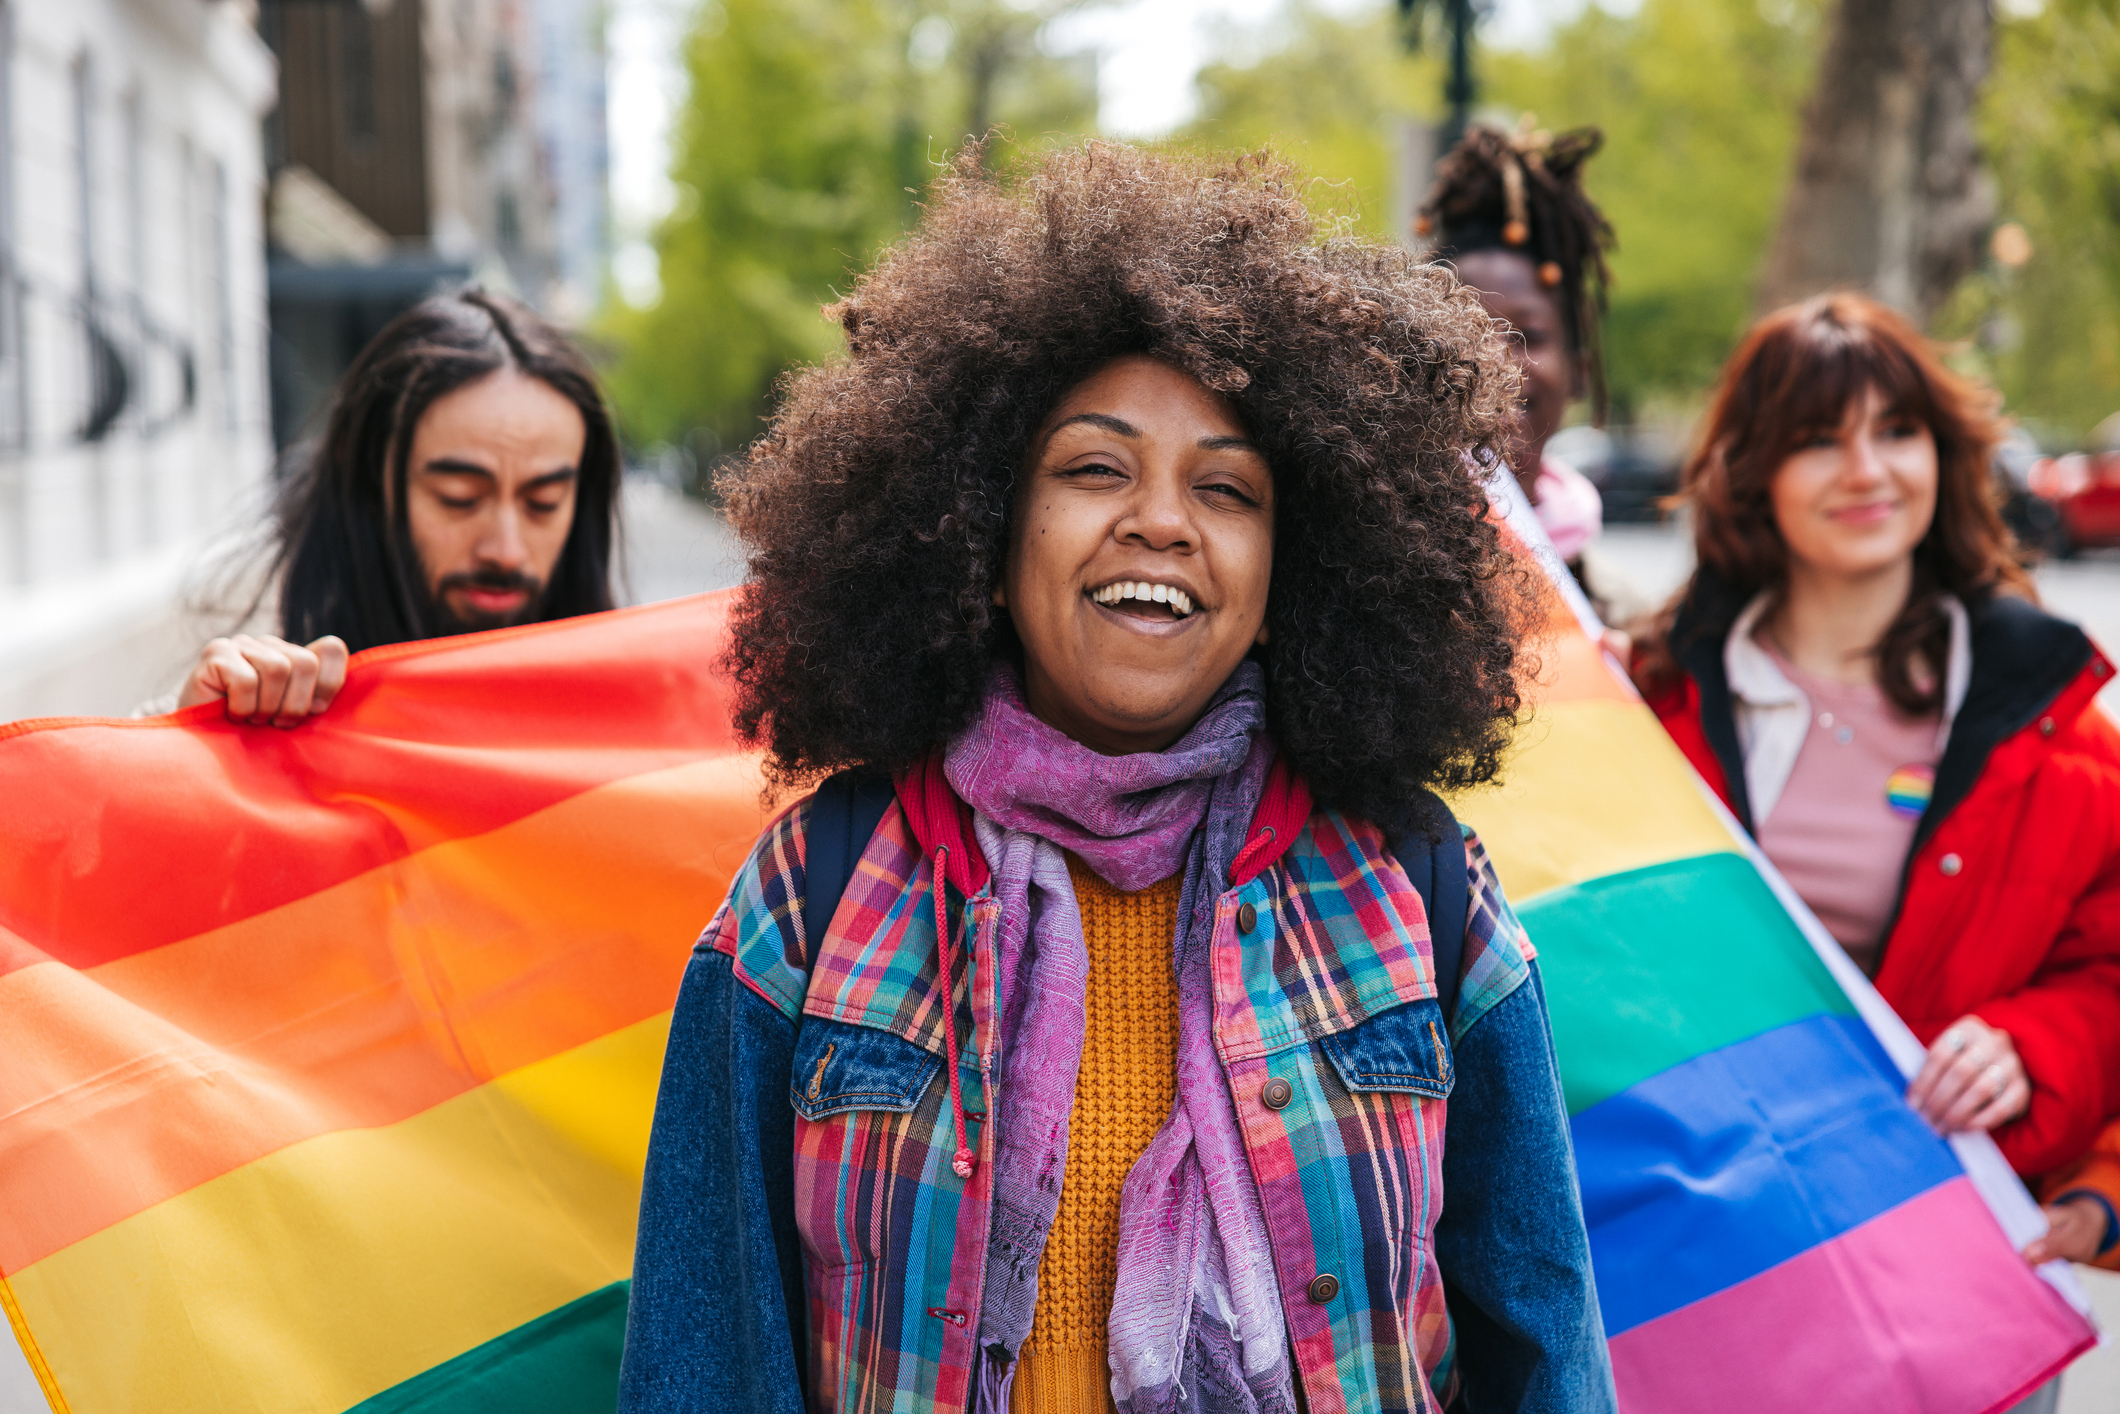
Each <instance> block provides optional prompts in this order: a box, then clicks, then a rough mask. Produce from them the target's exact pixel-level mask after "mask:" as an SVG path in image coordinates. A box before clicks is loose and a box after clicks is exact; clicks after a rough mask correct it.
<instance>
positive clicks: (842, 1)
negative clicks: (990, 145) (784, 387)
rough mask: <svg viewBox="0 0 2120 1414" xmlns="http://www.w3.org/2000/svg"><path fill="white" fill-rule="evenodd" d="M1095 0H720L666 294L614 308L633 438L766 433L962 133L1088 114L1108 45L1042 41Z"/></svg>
mask: <svg viewBox="0 0 2120 1414" xmlns="http://www.w3.org/2000/svg"><path fill="white" fill-rule="evenodd" d="M1079 3H1081V0H1046V3H1045V4H1044V5H1043V6H1042V7H1038V6H1033V7H1029V8H1026V7H1024V6H1022V5H1019V4H1017V3H1012V0H709V3H707V4H706V5H705V6H704V7H703V8H702V10H701V13H700V17H699V20H698V21H697V23H696V25H695V27H694V30H693V32H692V35H691V37H690V39H689V41H688V44H687V48H686V54H685V62H686V70H687V74H688V77H689V79H690V87H691V92H690V95H689V97H688V99H687V101H686V103H685V104H684V106H683V108H682V109H681V110H680V112H679V115H678V120H677V124H676V131H675V133H674V134H673V143H672V146H673V158H672V163H671V176H672V178H673V179H674V182H675V185H676V188H677V193H678V199H677V203H676V206H675V208H674V209H673V210H672V211H671V213H670V215H669V216H668V217H667V218H666V219H665V220H664V221H663V222H662V224H661V226H660V228H659V229H658V230H657V231H656V234H655V247H656V253H657V255H658V257H659V263H660V276H661V285H662V293H661V297H660V298H659V299H658V300H657V301H656V302H655V303H654V304H653V305H651V306H649V307H647V308H644V309H635V308H631V307H629V306H626V305H624V304H614V305H613V307H611V308H610V309H608V310H607V311H606V313H605V315H604V316H603V318H602V320H601V321H600V328H599V332H600V334H601V336H602V338H603V340H604V342H605V343H606V344H607V345H609V346H611V347H613V348H615V349H616V351H617V357H616V361H615V363H614V365H613V366H612V367H611V369H610V370H609V374H608V386H609V389H610V393H611V397H612V400H613V402H614V404H615V405H616V406H617V408H618V411H619V416H620V423H621V426H622V428H623V429H624V432H625V435H626V437H627V440H628V441H629V442H631V443H633V444H634V445H636V446H639V445H645V444H652V443H657V442H669V443H679V444H689V445H690V446H691V447H692V448H693V449H694V451H695V452H697V453H699V454H700V455H701V457H702V460H705V459H709V458H711V456H712V455H713V454H714V453H715V452H716V451H718V450H719V449H721V448H728V449H731V450H734V449H735V448H738V447H741V446H742V445H744V444H745V443H746V442H748V441H750V440H751V438H752V437H754V436H756V435H757V433H758V432H759V431H760V430H761V427H762V423H761V418H762V416H763V414H764V413H765V411H766V409H767V407H768V405H769V403H770V399H771V396H772V389H773V384H774V382H775V380H776V379H777V378H778V377H779V376H780V374H781V372H782V371H783V370H784V369H786V368H788V367H790V366H791V365H795V364H799V363H804V362H808V361H812V360H814V359H817V358H820V357H822V356H824V355H825V354H827V353H828V352H829V351H830V350H832V349H833V348H834V347H836V346H837V344H838V341H839V333H838V331H837V330H836V329H835V328H833V327H832V326H830V325H828V324H827V323H826V322H825V321H824V320H823V319H821V318H820V317H819V316H818V307H819V306H820V305H821V304H824V303H826V302H828V301H829V300H831V299H832V298H833V296H834V294H835V292H837V291H839V290H842V289H844V288H846V287H847V285H848V284H849V283H850V278H851V275H852V273H853V272H854V271H857V270H859V269H860V268H861V266H862V265H863V264H864V263H865V262H867V261H868V260H869V259H870V258H871V257H872V256H873V255H874V254H875V252H876V251H877V250H878V249H879V248H880V247H881V246H883V245H884V244H885V243H887V242H888V241H890V240H891V239H893V238H894V237H895V236H897V235H898V234H899V233H901V232H902V231H904V230H905V229H906V227H907V226H908V225H909V224H910V223H911V221H912V218H913V215H914V212H915V206H914V202H915V196H914V193H915V192H916V191H917V190H918V189H919V188H921V187H922V186H924V185H925V184H926V182H927V181H928V179H929V178H931V177H932V176H933V175H934V174H935V171H936V169H937V166H938V164H940V163H941V162H943V161H945V160H947V158H948V156H949V154H950V152H951V151H953V150H954V149H955V148H956V147H957V146H958V145H959V144H960V143H961V142H962V141H963V137H964V134H965V133H967V132H968V131H972V130H973V129H974V125H975V124H976V125H978V127H979V128H980V129H983V128H984V127H985V126H986V125H987V124H989V123H1002V124H1009V125H1011V126H1013V127H1015V128H1016V129H1017V130H1019V131H1023V132H1027V133H1031V134H1034V135H1042V134H1044V133H1047V132H1050V131H1053V130H1061V131H1081V130H1083V129H1086V128H1088V127H1089V126H1090V125H1091V124H1092V123H1093V122H1094V121H1095V115H1096V88H1095V79H1096V75H1095V70H1094V67H1093V65H1092V63H1090V62H1089V61H1088V60H1074V59H1067V58H1055V57H1052V56H1048V55H1046V54H1044V53H1043V52H1042V51H1041V50H1040V49H1039V48H1038V47H1037V35H1038V32H1039V29H1040V28H1041V27H1042V25H1043V24H1044V23H1045V21H1046V20H1047V19H1049V18H1050V17H1051V15H1052V14H1054V13H1057V12H1058V11H1059V10H1062V9H1068V8H1073V7H1074V6H1075V5H1076V4H1079Z"/></svg>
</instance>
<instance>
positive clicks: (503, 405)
mask: <svg viewBox="0 0 2120 1414" xmlns="http://www.w3.org/2000/svg"><path fill="white" fill-rule="evenodd" d="M588 435H589V433H588V427H587V425H586V424H585V423H584V422H583V421H582V415H581V412H580V410H579V409H577V408H576V407H575V406H574V404H573V403H571V402H569V401H568V400H567V399H566V398H565V397H564V396H563V395H562V394H560V393H559V392H558V391H557V390H555V389H554V388H553V387H552V385H551V384H549V383H546V382H544V381H543V380H541V379H537V378H531V377H527V376H525V375H524V374H521V373H518V372H516V371H515V370H514V369H512V368H511V369H502V370H501V371H500V372H498V373H489V374H487V375H486V376H485V377H484V378H481V379H479V380H478V381H477V382H475V383H467V384H465V385H464V386H463V387H461V388H457V389H455V390H453V391H451V392H448V393H445V394H443V395H442V396H441V397H439V398H436V399H435V400H434V402H433V403H432V404H430V405H429V406H428V408H427V411H426V412H425V413H423V414H422V415H421V417H420V420H419V425H418V426H416V427H414V428H413V430H412V453H411V457H410V460H409V462H408V463H407V466H406V472H405V519H406V522H407V524H408V526H409V528H410V530H411V532H412V548H413V550H414V552H415V553H416V554H417V555H418V556H419V561H420V570H421V573H422V575H423V577H424V578H425V580H426V583H427V592H428V594H429V595H431V596H432V597H433V599H434V601H435V602H436V603H437V604H439V605H440V606H441V607H442V609H443V610H444V611H445V612H446V613H448V614H449V616H450V617H451V618H453V619H455V620H456V621H457V622H458V623H459V624H461V625H462V626H463V627H465V628H468V629H482V628H500V627H502V626H503V625H506V624H512V623H520V622H522V621H523V620H524V619H525V618H527V617H528V616H529V615H530V614H531V613H532V611H533V610H535V609H536V607H537V603H538V599H539V596H540V595H542V594H543V593H544V590H545V585H546V583H547V582H548V581H550V579H551V577H552V571H553V569H554V568H555V567H557V566H558V564H559V557H560V554H561V552H562V551H564V550H565V549H566V547H567V532H568V531H569V530H570V529H572V528H573V525H574V485H575V480H576V474H577V468H578V467H579V466H580V464H581V459H582V449H583V446H584V445H585V443H586V442H587V439H588Z"/></svg>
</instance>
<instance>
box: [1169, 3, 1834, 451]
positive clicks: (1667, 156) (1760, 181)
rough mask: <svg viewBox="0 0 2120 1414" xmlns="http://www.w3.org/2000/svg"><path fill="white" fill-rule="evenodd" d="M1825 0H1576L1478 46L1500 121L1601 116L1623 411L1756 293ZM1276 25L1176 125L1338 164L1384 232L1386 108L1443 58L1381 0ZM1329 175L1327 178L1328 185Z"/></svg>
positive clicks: (1737, 317)
mask: <svg viewBox="0 0 2120 1414" xmlns="http://www.w3.org/2000/svg"><path fill="white" fill-rule="evenodd" d="M1818 9H1819V0H1644V3H1643V4H1642V6H1641V7H1640V9H1639V10H1637V11H1636V12H1635V13H1634V14H1632V15H1629V16H1624V17H1622V16H1616V15H1613V14H1610V13H1607V12H1606V11H1604V10H1602V9H1599V8H1598V7H1597V6H1596V5H1594V4H1593V5H1590V6H1587V7H1586V8H1584V9H1583V11H1582V12H1581V13H1580V14H1579V15H1578V16H1576V18H1574V19H1573V20H1571V21H1569V22H1568V23H1567V24H1565V25H1562V26H1560V27H1559V28H1557V29H1556V30H1555V31H1553V33H1552V34H1551V36H1550V37H1549V39H1548V41H1547V42H1546V44H1545V45H1544V46H1542V47H1541V48H1540V49H1538V50H1537V51H1535V52H1528V53H1526V52H1516V51H1509V50H1499V51H1498V50H1493V49H1486V50H1482V51H1481V52H1480V54H1479V56H1478V59H1477V61H1476V63H1477V69H1478V73H1479V78H1480V83H1481V94H1480V98H1481V103H1482V113H1481V116H1482V117H1483V118H1484V119H1485V120H1486V121H1490V122H1495V123H1498V124H1500V125H1503V126H1508V125H1511V124H1513V123H1514V122H1515V120H1516V118H1517V116H1518V114H1520V113H1523V112H1527V111H1528V112H1532V113H1536V114H1537V115H1538V119H1539V121H1540V122H1541V124H1543V125H1546V126H1549V127H1552V128H1555V129H1562V128H1570V127H1575V126H1577V125H1580V124H1584V123H1595V124H1597V125H1598V126H1599V127H1602V128H1603V129H1604V130H1605V138H1606V148H1605V152H1604V154H1603V155H1601V156H1600V157H1598V158H1597V159H1595V160H1594V161H1593V162H1592V163H1591V165H1590V167H1589V169H1588V173H1587V178H1586V180H1587V184H1588V186H1589V188H1590V191H1591V194H1592V196H1593V197H1595V198H1596V200H1597V201H1598V202H1599V203H1600V204H1601V205H1602V206H1603V208H1604V210H1605V213H1606V215H1607V216H1609V217H1610V218H1611V220H1612V224H1613V227H1614V229H1615V230H1616V231H1617V232H1618V234H1619V249H1618V250H1617V251H1616V252H1615V253H1614V255H1613V258H1612V270H1613V289H1612V312H1611V318H1610V321H1609V322H1608V324H1607V326H1606V340H1607V368H1608V371H1609V376H1610V378H1611V388H1612V398H1613V411H1614V416H1615V417H1616V418H1617V419H1619V420H1622V421H1624V420H1628V419H1630V418H1633V417H1635V416H1638V415H1640V414H1641V413H1642V412H1643V411H1644V410H1645V405H1647V404H1651V403H1655V402H1658V401H1659V400H1672V399H1675V400H1678V401H1681V402H1683V401H1686V400H1690V399H1692V398H1694V397H1697V395H1698V393H1699V390H1700V389H1702V388H1703V387H1705V386H1706V385H1707V384H1708V383H1709V382H1711V381H1712V380H1713V378H1714V376H1715V371H1716V369H1717V367H1718V366H1719V365H1720V363H1721V361H1722V359H1723V357H1724V355H1725V354H1727V352H1728V351H1729V349H1730V347H1731V345H1732V343H1733V342H1734V341H1735V339H1736V337H1737V335H1738V333H1739V332H1740V331H1742V329H1743V328H1744V325H1745V322H1746V319H1747V317H1748V315H1749V314H1750V310H1751V296H1752V287H1753V282H1754V280H1755V277H1756V275H1757V272H1758V266H1759V258H1760V253H1761V250H1762V249H1763V247H1764V245H1765V242H1766V239H1767V236H1768V234H1769V232H1770V231H1771V229H1772V227H1773V222H1774V218H1775V216H1776V213H1777V212H1778V210H1779V208H1780V202H1781V193H1782V189H1783V187H1784V185H1785V184H1786V181H1787V174H1788V170H1789V164H1790V159H1791V155H1792V153H1793V151H1794V144H1795V138H1796V126H1797V117H1798V113H1799V111H1800V109H1801V107H1802V104H1803V100H1804V96H1805V94H1806V92H1807V91H1808V89H1809V86H1810V78H1811V72H1812V67H1813V49H1814V47H1815V44H1816V35H1817V30H1818ZM1280 23H1281V24H1282V25H1283V26H1285V33H1284V34H1282V35H1279V36H1269V38H1270V39H1272V40H1273V42H1272V43H1271V44H1270V45H1268V46H1265V47H1263V48H1262V49H1261V51H1260V52H1257V53H1255V54H1252V55H1248V56H1245V57H1243V58H1241V59H1235V60H1230V61H1225V62H1223V63H1220V64H1215V65H1211V66H1209V67H1208V68H1207V69H1206V70H1204V71H1203V72H1202V73H1201V75H1200V94H1201V105H1200V117H1199V119H1198V121H1197V122H1195V123H1194V124H1193V125H1192V126H1191V127H1190V128H1189V129H1188V130H1187V132H1186V134H1185V136H1186V138H1188V139H1189V140H1193V141H1204V142H1209V143H1214V144H1218V145H1235V146H1250V145H1254V144H1256V143H1259V142H1262V141H1269V140H1270V141H1272V142H1274V143H1275V144H1277V145H1278V146H1279V147H1281V149H1282V150H1283V151H1285V152H1286V153H1287V154H1288V155H1289V156H1291V157H1293V158H1295V159H1296V160H1298V161H1300V162H1302V163H1304V164H1305V165H1306V166H1307V167H1308V168H1309V169H1310V170H1311V171H1312V172H1313V173H1315V174H1317V175H1319V176H1320V177H1331V178H1338V179H1341V180H1343V181H1344V182H1345V183H1346V190H1347V191H1348V192H1349V194H1350V195H1351V197H1352V204H1353V205H1355V206H1356V208H1357V210H1356V211H1355V213H1354V220H1355V224H1356V225H1357V226H1358V227H1359V228H1360V229H1363V230H1366V231H1368V232H1370V233H1372V234H1375V235H1379V236H1390V235H1392V234H1395V233H1393V232H1392V231H1391V230H1390V229H1389V224H1390V223H1389V221H1388V220H1387V218H1386V212H1387V210H1388V207H1389V203H1388V198H1387V196H1386V193H1387V191H1388V189H1389V187H1390V185H1391V182H1390V175H1389V174H1390V171H1391V167H1392V164H1393V161H1394V153H1393V151H1392V147H1393V144H1394V142H1395V140H1396V138H1395V133H1396V129H1397V126H1398V124H1399V123H1401V122H1403V121H1404V120H1405V119H1407V118H1409V117H1420V118H1428V119H1432V118H1433V117H1434V116H1435V115H1436V114H1437V113H1439V111H1440V107H1441V77H1440V71H1439V68H1438V66H1437V65H1436V64H1435V63H1434V61H1433V60H1432V59H1430V58H1427V57H1420V58H1411V59H1409V58H1407V57H1405V56H1404V54H1403V50H1402V47H1401V46H1400V44H1399V41H1398V38H1397V30H1396V26H1395V24H1394V21H1393V19H1392V18H1391V16H1390V15H1389V14H1388V13H1387V12H1386V9H1385V7H1384V6H1383V5H1382V4H1381V3H1380V4H1379V5H1378V7H1377V8H1376V9H1375V10H1374V11H1369V12H1358V13H1357V14H1355V15H1353V16H1349V17H1338V16H1333V15H1329V14H1325V13H1323V12H1321V11H1319V10H1317V9H1315V8H1313V7H1312V6H1310V5H1309V4H1307V3H1303V0H1297V3H1295V4H1293V5H1291V6H1290V8H1289V9H1288V10H1287V11H1286V12H1285V15H1284V17H1283V19H1282V20H1281V21H1280ZM1327 190H1332V188H1329V187H1328V188H1327Z"/></svg>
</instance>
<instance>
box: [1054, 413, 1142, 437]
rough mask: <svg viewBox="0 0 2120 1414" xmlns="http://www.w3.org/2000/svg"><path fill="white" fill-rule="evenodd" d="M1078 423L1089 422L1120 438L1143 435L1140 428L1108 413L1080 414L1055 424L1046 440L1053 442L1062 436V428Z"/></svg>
mask: <svg viewBox="0 0 2120 1414" xmlns="http://www.w3.org/2000/svg"><path fill="white" fill-rule="evenodd" d="M1078 422H1087V423H1088V424H1089V425H1090V426H1092V427H1101V428H1103V429H1104V430H1105V431H1106V432H1110V433H1113V434H1115V435H1117V436H1120V437H1139V436H1140V435H1141V429H1140V428H1138V427H1136V426H1134V425H1133V424H1132V423H1131V422H1124V421H1121V420H1120V419H1119V418H1116V417H1113V416H1112V415H1111V414H1110V413H1108V412H1078V413H1076V414H1075V415H1074V416H1073V417H1067V418H1062V419H1061V420H1060V421H1058V422H1056V423H1054V424H1053V430H1052V431H1050V432H1048V433H1046V434H1045V440H1046V441H1048V442H1050V441H1052V440H1053V438H1055V437H1057V436H1059V435H1060V429H1061V428H1063V427H1072V426H1074V425H1075V424H1076V423H1078Z"/></svg>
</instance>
